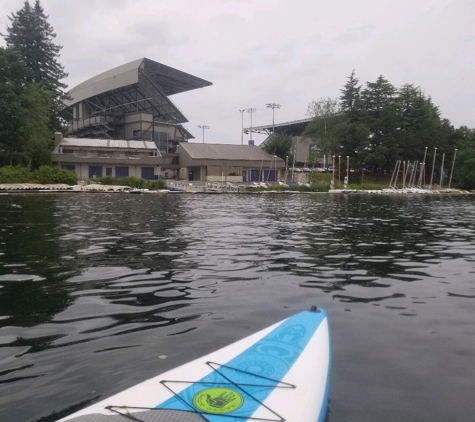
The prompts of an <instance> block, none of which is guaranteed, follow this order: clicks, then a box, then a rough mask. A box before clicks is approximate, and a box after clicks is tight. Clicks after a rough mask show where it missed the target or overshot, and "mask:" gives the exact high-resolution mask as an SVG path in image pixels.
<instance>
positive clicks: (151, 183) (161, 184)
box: [95, 176, 167, 190]
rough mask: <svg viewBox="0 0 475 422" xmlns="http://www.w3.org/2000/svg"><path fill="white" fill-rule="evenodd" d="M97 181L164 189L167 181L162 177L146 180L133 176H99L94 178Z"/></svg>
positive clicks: (140, 187)
mask: <svg viewBox="0 0 475 422" xmlns="http://www.w3.org/2000/svg"><path fill="white" fill-rule="evenodd" d="M95 181H96V182H97V183H100V184H102V185H117V186H130V187H131V188H135V189H149V190H158V189H166V187H167V183H166V182H165V180H163V179H158V180H147V179H142V178H140V177H135V176H127V177H111V176H105V177H99V178H97V179H95Z"/></svg>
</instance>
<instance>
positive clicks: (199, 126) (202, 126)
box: [198, 125, 209, 144]
mask: <svg viewBox="0 0 475 422" xmlns="http://www.w3.org/2000/svg"><path fill="white" fill-rule="evenodd" d="M198 128H199V129H203V144H204V143H205V129H209V126H206V125H198Z"/></svg>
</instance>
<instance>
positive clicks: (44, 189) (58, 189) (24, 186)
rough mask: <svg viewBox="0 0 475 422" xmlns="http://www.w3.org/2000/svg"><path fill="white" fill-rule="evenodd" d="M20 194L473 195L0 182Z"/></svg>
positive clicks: (0, 189) (1, 190) (5, 190)
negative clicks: (150, 188)
mask: <svg viewBox="0 0 475 422" xmlns="http://www.w3.org/2000/svg"><path fill="white" fill-rule="evenodd" d="M22 193H34V194H39V193H44V194H46V193H94V194H95V193H121V194H202V195H203V194H204V195H217V194H219V195H220V194H248V195H249V194H254V195H255V194H271V193H273V194H322V193H328V194H376V195H434V194H435V195H453V194H456V195H472V194H473V193H474V192H472V191H466V190H462V189H453V188H451V189H444V188H442V189H433V190H429V189H421V188H404V189H395V188H383V189H371V190H363V189H330V190H328V191H327V192H313V191H299V190H273V189H269V190H258V191H249V190H247V189H245V190H235V189H233V190H226V189H225V186H223V190H206V188H204V187H202V188H201V189H199V188H197V187H195V188H193V187H189V188H184V189H175V188H171V189H161V190H157V191H150V190H147V189H135V188H131V187H129V186H115V185H95V184H91V185H85V186H82V185H75V186H69V185H65V184H49V185H41V184H36V183H35V184H32V183H15V184H0V195H15V194H22Z"/></svg>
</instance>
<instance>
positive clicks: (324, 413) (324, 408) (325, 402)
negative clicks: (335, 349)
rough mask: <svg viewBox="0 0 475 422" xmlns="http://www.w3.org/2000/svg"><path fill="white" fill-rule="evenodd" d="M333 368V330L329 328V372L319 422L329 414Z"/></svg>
mask: <svg viewBox="0 0 475 422" xmlns="http://www.w3.org/2000/svg"><path fill="white" fill-rule="evenodd" d="M331 369H332V339H331V332H330V329H328V372H327V384H326V386H325V394H324V396H323V402H322V408H321V409H320V414H319V415H318V419H317V422H325V419H326V416H327V406H328V396H329V394H330V374H331Z"/></svg>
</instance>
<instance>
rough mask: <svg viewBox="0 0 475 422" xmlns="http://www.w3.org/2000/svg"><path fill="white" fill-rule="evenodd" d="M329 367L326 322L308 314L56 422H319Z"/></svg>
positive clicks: (316, 313)
mask: <svg viewBox="0 0 475 422" xmlns="http://www.w3.org/2000/svg"><path fill="white" fill-rule="evenodd" d="M330 366H331V347H330V333H329V327H328V318H327V314H326V313H325V311H323V310H321V309H316V308H314V309H312V310H310V311H305V312H301V313H298V314H296V315H294V316H292V317H290V318H288V319H286V320H284V321H282V322H280V323H278V324H275V325H272V326H271V327H268V328H266V329H264V330H262V331H259V332H258V333H256V334H253V335H251V336H249V337H247V338H245V339H243V340H240V341H238V342H236V343H233V344H231V345H229V346H227V347H224V348H222V349H220V350H217V351H216V352H213V353H210V354H209V355H206V356H203V357H202V358H200V359H196V360H194V361H192V362H189V363H187V364H185V365H182V366H180V367H178V368H175V369H172V370H170V371H168V372H165V373H163V374H161V375H159V376H157V377H154V378H151V379H149V380H147V381H144V382H142V383H140V384H138V385H136V386H134V387H131V388H129V389H127V390H125V391H123V392H121V393H118V394H116V395H114V396H112V397H110V398H108V399H106V400H103V401H101V402H98V403H96V404H94V405H92V406H90V407H87V408H85V409H83V410H81V411H79V412H76V413H74V414H72V415H70V416H67V417H65V418H63V419H61V420H60V422H65V421H70V422H128V421H141V422H203V421H208V422H238V421H239V422H242V421H254V420H256V421H278V422H284V421H287V422H307V421H308V422H322V421H324V420H325V415H326V409H327V402H328V390H329V377H330Z"/></svg>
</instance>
